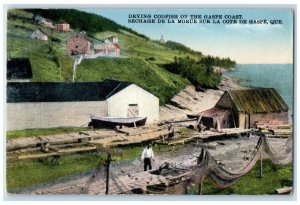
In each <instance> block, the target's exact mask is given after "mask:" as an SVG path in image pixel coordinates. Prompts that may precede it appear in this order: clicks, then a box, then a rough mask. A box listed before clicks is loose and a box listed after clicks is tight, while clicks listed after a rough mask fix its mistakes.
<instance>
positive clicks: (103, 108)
mask: <svg viewBox="0 0 300 205" xmlns="http://www.w3.org/2000/svg"><path fill="white" fill-rule="evenodd" d="M6 112H7V113H6V114H7V120H6V125H7V130H23V129H31V128H49V127H79V126H87V125H88V123H89V122H90V120H91V118H90V116H91V115H95V116H108V117H133V116H138V117H147V121H146V123H153V122H154V121H158V120H159V99H158V98H157V97H156V96H154V95H153V94H151V93H149V92H147V91H146V90H144V89H142V88H140V87H138V86H137V85H135V84H132V83H127V82H120V81H115V80H105V81H103V82H82V83H79V82H78V83H65V82H55V83H54V82H51V83H40V82H39V83H38V82H30V83H15V82H14V83H7V105H6Z"/></svg>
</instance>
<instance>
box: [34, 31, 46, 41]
mask: <svg viewBox="0 0 300 205" xmlns="http://www.w3.org/2000/svg"><path fill="white" fill-rule="evenodd" d="M31 38H32V39H37V40H42V41H48V36H47V35H46V34H45V33H44V32H43V31H41V30H40V29H37V30H35V31H34V32H33V33H32V34H31Z"/></svg>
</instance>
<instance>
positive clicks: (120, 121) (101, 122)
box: [91, 116, 147, 127]
mask: <svg viewBox="0 0 300 205" xmlns="http://www.w3.org/2000/svg"><path fill="white" fill-rule="evenodd" d="M91 120H92V121H91V125H92V126H93V127H115V126H117V125H119V126H127V127H137V126H143V125H145V123H146V120H147V117H96V116H91Z"/></svg>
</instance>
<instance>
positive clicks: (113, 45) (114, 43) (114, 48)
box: [93, 36, 121, 57]
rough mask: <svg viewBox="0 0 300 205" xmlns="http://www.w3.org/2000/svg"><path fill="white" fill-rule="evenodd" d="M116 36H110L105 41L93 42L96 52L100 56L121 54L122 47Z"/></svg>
mask: <svg viewBox="0 0 300 205" xmlns="http://www.w3.org/2000/svg"><path fill="white" fill-rule="evenodd" d="M118 42H119V40H118V38H117V37H116V36H109V37H107V38H106V39H105V40H104V41H95V42H94V43H93V48H94V53H95V54H96V55H99V56H114V57H115V56H120V53H121V48H120V45H119V43H118Z"/></svg>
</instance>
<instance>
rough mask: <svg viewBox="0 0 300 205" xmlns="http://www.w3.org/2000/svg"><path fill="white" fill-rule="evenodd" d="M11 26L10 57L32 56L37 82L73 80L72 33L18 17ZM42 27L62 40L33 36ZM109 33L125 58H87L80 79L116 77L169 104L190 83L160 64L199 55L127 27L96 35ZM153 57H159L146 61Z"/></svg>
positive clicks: (100, 37)
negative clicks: (69, 44) (67, 50)
mask: <svg viewBox="0 0 300 205" xmlns="http://www.w3.org/2000/svg"><path fill="white" fill-rule="evenodd" d="M12 12H14V13H17V14H20V13H21V14H20V15H22V16H24V15H27V17H28V16H29V15H30V13H26V12H24V11H19V10H13V11H12ZM7 28H8V29H7V30H8V32H7V42H8V43H7V45H8V46H7V53H8V57H9V58H14V57H29V58H30V61H31V64H32V69H33V76H34V77H33V81H41V82H47V81H48V82H50V81H65V80H69V79H70V71H71V66H72V62H73V60H74V58H73V57H69V56H67V55H66V54H65V44H66V40H67V39H68V37H69V36H70V35H71V33H61V32H56V31H52V30H51V29H48V28H45V27H42V26H40V25H38V24H36V23H34V22H33V21H31V20H29V19H20V18H15V17H13V18H11V19H9V20H8V27H7ZM38 28H42V29H43V31H45V32H46V33H47V34H48V35H49V36H50V38H51V37H55V38H57V39H59V40H60V42H52V41H51V40H49V41H48V42H44V41H38V40H32V39H30V35H31V33H32V32H33V31H34V30H36V29H38ZM108 35H116V36H118V38H119V42H120V46H121V55H122V56H124V57H125V58H122V59H110V58H99V59H94V60H85V61H83V63H82V64H80V65H79V66H78V69H77V75H76V81H102V80H104V79H107V78H114V79H118V80H125V81H129V82H133V83H135V84H137V85H139V86H141V87H143V88H144V89H146V90H148V91H150V92H152V93H153V94H154V95H156V96H158V97H159V98H160V103H161V104H164V103H166V102H167V101H168V100H169V99H170V98H171V97H172V96H173V95H175V94H176V93H178V92H179V91H180V90H181V89H182V88H184V87H185V86H186V85H188V84H190V82H189V81H188V80H186V79H184V78H182V77H180V76H178V75H174V74H172V73H169V72H168V71H166V70H165V69H164V68H162V67H160V64H165V63H169V62H171V61H172V60H173V59H174V56H178V57H180V56H185V55H189V56H190V57H191V58H197V56H193V55H191V54H188V53H182V52H180V51H176V50H171V49H169V48H167V47H165V46H163V45H160V44H158V43H156V42H154V41H151V40H147V39H145V38H142V37H140V36H137V35H135V34H132V33H129V32H128V31H124V30H121V31H119V32H108V31H107V32H101V33H96V34H95V36H96V37H97V38H99V39H104V38H105V37H106V36H108ZM150 57H152V58H154V59H155V60H152V61H146V60H145V59H148V58H150ZM103 68H104V69H103ZM146 76H147V77H146Z"/></svg>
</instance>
